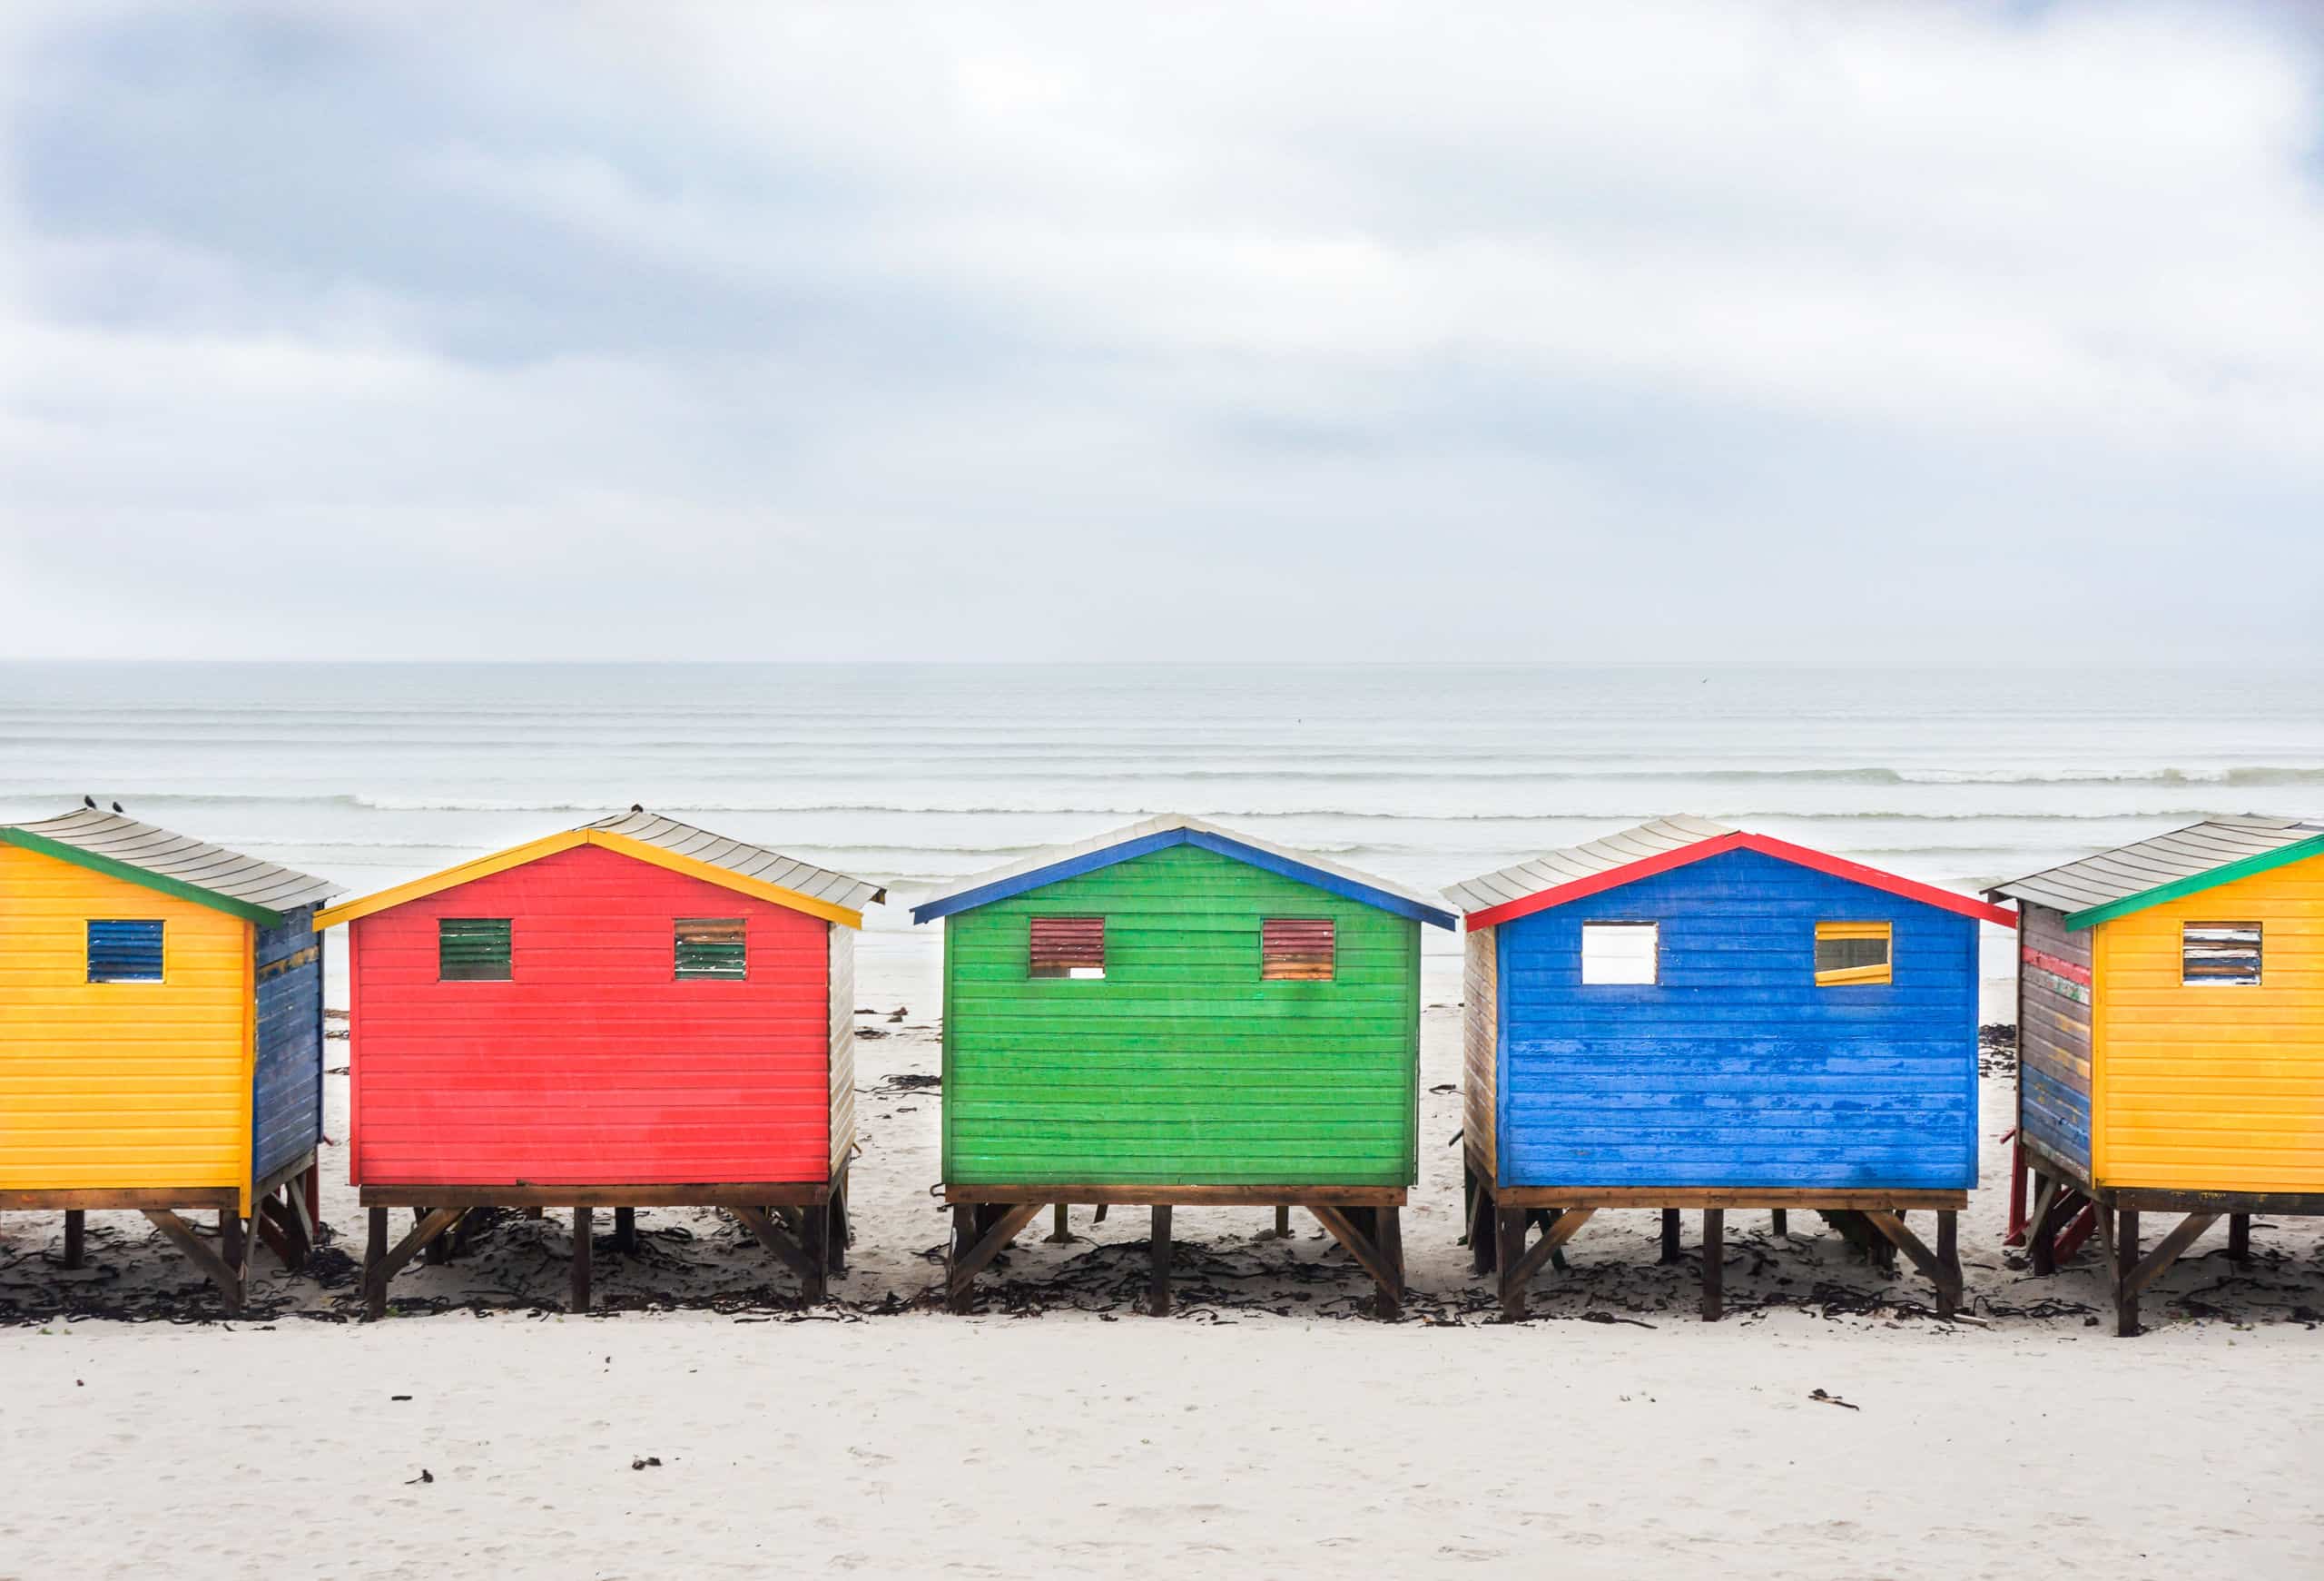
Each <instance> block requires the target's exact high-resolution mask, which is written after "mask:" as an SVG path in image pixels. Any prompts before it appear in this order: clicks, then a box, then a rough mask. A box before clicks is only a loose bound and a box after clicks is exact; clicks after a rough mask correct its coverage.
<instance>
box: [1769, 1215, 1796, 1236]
mask: <svg viewBox="0 0 2324 1581" xmlns="http://www.w3.org/2000/svg"><path fill="white" fill-rule="evenodd" d="M1768 1224H1769V1227H1770V1228H1772V1229H1773V1230H1775V1232H1776V1233H1777V1235H1778V1236H1783V1235H1789V1234H1790V1233H1791V1214H1790V1213H1789V1212H1788V1211H1787V1210H1785V1209H1782V1208H1777V1209H1775V1210H1772V1211H1771V1212H1769V1213H1768Z"/></svg>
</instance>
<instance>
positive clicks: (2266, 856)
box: [2066, 835, 2324, 928]
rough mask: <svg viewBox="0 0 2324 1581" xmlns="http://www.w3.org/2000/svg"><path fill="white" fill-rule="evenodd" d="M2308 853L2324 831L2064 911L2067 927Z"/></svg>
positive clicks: (2322, 844)
mask: <svg viewBox="0 0 2324 1581" xmlns="http://www.w3.org/2000/svg"><path fill="white" fill-rule="evenodd" d="M2311 856H2324V835H2317V836H2316V837H2315V838H2314V839H2312V840H2298V841H2295V842H2293V843H2292V844H2291V845H2280V846H2278V847H2277V848H2276V849H2274V850H2273V851H2262V852H2260V855H2257V856H2246V857H2245V858H2244V859H2243V860H2242V861H2240V862H2230V863H2229V864H2228V865H2226V866H2224V867H2214V868H2212V869H2211V870H2210V871H2209V872H2207V873H2195V874H2189V875H2188V876H2186V877H2185V878H2174V879H2172V880H2171V882H2170V883H2169V884H2156V885H2155V886H2154V887H2153V888H2152V889H2142V890H2141V891H2139V892H2138V894H2126V895H2124V896H2123V897H2122V899H2120V900H2110V901H2108V902H2107V903H2106V904H2104V905H2093V906H2092V907H2090V908H2089V909H2088V910H2087V911H2078V912H2069V913H2067V914H2066V926H2067V927H2069V928H2088V927H2095V926H2096V925H2097V924H2100V923H2111V922H2112V921H2113V920H2114V919H2115V918H2116V917H2119V916H2128V915H2129V914H2131V913H2132V912H2135V911H2144V910H2146V908H2147V907H2149V906H2151V905H2161V904H2163V903H2164V902H2165V901H2173V900H2178V899H2180V898H2181V897H2182V896H2185V895H2190V894H2201V893H2202V892H2203V891H2204V890H2207V889H2217V888H2218V887H2219V886H2220V885H2221V884H2233V883H2234V882H2235V881H2236V880H2237V879H2239V878H2250V877H2251V876H2252V875H2253V874H2260V873H2266V872H2269V871H2270V870H2272V869H2274V868H2278V867H2289V866H2290V865H2292V864H2293V863H2295V862H2305V861H2307V860H2308V859H2309V857H2311Z"/></svg>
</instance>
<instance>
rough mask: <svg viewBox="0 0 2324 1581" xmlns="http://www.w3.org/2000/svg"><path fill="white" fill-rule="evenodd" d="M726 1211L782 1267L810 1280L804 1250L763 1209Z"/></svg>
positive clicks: (810, 1273)
mask: <svg viewBox="0 0 2324 1581" xmlns="http://www.w3.org/2000/svg"><path fill="white" fill-rule="evenodd" d="M726 1211H728V1212H729V1213H732V1214H733V1215H734V1217H735V1218H736V1219H737V1220H741V1222H742V1226H743V1229H745V1230H749V1231H750V1232H751V1239H753V1240H756V1241H757V1242H758V1243H759V1244H760V1245H761V1246H763V1247H765V1248H766V1249H767V1250H769V1251H771V1252H773V1253H774V1255H775V1258H776V1260H779V1261H780V1262H781V1263H782V1264H783V1267H785V1268H787V1269H789V1270H791V1271H792V1272H793V1273H795V1274H797V1275H798V1276H799V1277H800V1279H801V1280H807V1281H812V1279H813V1277H814V1265H813V1264H812V1263H810V1262H809V1261H808V1260H807V1250H806V1248H804V1247H803V1246H801V1245H800V1244H799V1242H798V1241H796V1240H793V1239H792V1238H791V1234H790V1232H789V1231H788V1230H785V1229H784V1228H783V1226H782V1225H780V1224H778V1223H776V1222H775V1221H774V1217H773V1214H771V1213H769V1212H768V1211H767V1210H765V1209H763V1208H729V1209H727V1210H726Z"/></svg>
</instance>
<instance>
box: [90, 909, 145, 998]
mask: <svg viewBox="0 0 2324 1581" xmlns="http://www.w3.org/2000/svg"><path fill="white" fill-rule="evenodd" d="M161 980H162V924H160V923H158V922H117V921H106V922H92V923H91V924H89V981H90V982H92V983H159V982H160V981H161Z"/></svg>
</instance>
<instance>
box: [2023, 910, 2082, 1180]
mask: <svg viewBox="0 0 2324 1581" xmlns="http://www.w3.org/2000/svg"><path fill="white" fill-rule="evenodd" d="M2090 944H2091V935H2090V933H2089V931H2088V930H2087V929H2084V930H2081V931H2073V930H2069V929H2068V928H2067V927H2066V925H2065V914H2064V913H2063V912H2060V911H2056V910H2054V909H2053V908H2051V907H2049V906H2046V905H2037V904H2033V902H2031V901H2028V902H2026V903H2024V904H2023V905H2022V906H2021V907H2020V909H2019V924H2018V965H2017V1122H2018V1124H2019V1125H2020V1126H2021V1127H2023V1128H2024V1134H2025V1136H2026V1138H2027V1140H2029V1141H2036V1142H2039V1143H2040V1144H2041V1145H2042V1146H2043V1147H2045V1148H2047V1149H2048V1150H2049V1151H2052V1152H2053V1153H2055V1154H2057V1155H2058V1156H2059V1157H2061V1158H2063V1159H2064V1160H2065V1161H2067V1162H2068V1163H2070V1164H2073V1166H2074V1167H2075V1168H2077V1169H2079V1170H2081V1171H2083V1173H2084V1174H2087V1173H2088V1172H2089V1170H2090V1003H2091V971H2090Z"/></svg>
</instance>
